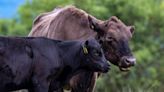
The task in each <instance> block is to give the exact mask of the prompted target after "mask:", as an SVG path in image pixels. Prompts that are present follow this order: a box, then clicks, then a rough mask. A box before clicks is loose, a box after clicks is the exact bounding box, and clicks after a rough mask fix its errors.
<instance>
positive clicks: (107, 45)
mask: <svg viewBox="0 0 164 92" xmlns="http://www.w3.org/2000/svg"><path fill="white" fill-rule="evenodd" d="M133 33H134V26H126V25H125V24H124V23H123V22H122V21H121V20H120V19H118V18H117V17H115V16H112V17H111V18H109V19H108V20H106V21H102V20H98V19H96V18H95V17H93V16H92V15H90V14H87V13H86V12H85V11H83V10H81V9H78V8H76V7H75V6H66V7H59V8H56V9H54V10H53V11H51V12H47V13H42V14H40V15H39V16H37V17H36V18H35V20H34V22H33V26H32V30H31V32H30V33H29V36H32V37H40V36H43V37H47V38H51V39H58V40H75V39H76V40H81V39H82V40H87V39H88V38H90V37H94V38H96V40H98V41H99V43H100V44H101V46H102V48H103V50H104V54H105V57H106V58H107V60H108V61H109V62H111V63H112V64H114V65H116V66H118V67H119V69H120V70H121V71H128V70H129V68H130V67H131V66H134V65H135V62H136V59H135V57H134V56H133V54H132V52H131V49H130V48H129V44H128V42H129V40H130V39H131V38H132V35H133ZM96 79H97V73H95V72H88V71H85V72H81V73H79V74H77V75H76V76H74V77H72V78H71V80H70V83H69V85H70V88H71V90H72V92H93V90H94V87H95V81H96Z"/></svg>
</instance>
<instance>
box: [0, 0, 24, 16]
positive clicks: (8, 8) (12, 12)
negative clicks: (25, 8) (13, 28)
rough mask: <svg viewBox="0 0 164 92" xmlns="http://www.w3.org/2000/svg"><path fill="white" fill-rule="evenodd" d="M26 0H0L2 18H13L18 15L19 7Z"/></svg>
mask: <svg viewBox="0 0 164 92" xmlns="http://www.w3.org/2000/svg"><path fill="white" fill-rule="evenodd" d="M24 2H25V0H0V18H12V17H14V16H16V14H17V9H18V7H19V6H20V5H22V4H23V3H24Z"/></svg>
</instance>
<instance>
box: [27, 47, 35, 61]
mask: <svg viewBox="0 0 164 92" xmlns="http://www.w3.org/2000/svg"><path fill="white" fill-rule="evenodd" d="M25 50H26V52H27V54H28V56H29V57H31V58H33V57H34V55H33V51H32V47H31V46H26V47H25Z"/></svg>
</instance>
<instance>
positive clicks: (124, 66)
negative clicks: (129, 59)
mask: <svg viewBox="0 0 164 92" xmlns="http://www.w3.org/2000/svg"><path fill="white" fill-rule="evenodd" d="M118 67H119V69H120V71H125V72H127V71H130V68H131V65H130V64H124V63H121V62H120V63H119V64H118Z"/></svg>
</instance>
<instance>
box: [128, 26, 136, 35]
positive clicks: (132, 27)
mask: <svg viewBox="0 0 164 92" xmlns="http://www.w3.org/2000/svg"><path fill="white" fill-rule="evenodd" d="M129 30H130V32H131V33H132V34H134V30H135V27H134V26H129Z"/></svg>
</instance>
